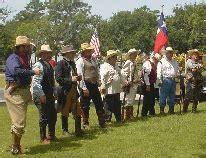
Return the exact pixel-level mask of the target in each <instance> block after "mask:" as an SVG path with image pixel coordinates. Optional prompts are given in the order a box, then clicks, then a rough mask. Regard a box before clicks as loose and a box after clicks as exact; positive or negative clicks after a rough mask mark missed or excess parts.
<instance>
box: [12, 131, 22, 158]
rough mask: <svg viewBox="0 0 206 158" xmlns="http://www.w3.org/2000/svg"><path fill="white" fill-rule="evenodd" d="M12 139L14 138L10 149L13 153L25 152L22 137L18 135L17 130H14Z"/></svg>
mask: <svg viewBox="0 0 206 158" xmlns="http://www.w3.org/2000/svg"><path fill="white" fill-rule="evenodd" d="M12 139H13V144H12V145H11V149H10V151H11V153H12V154H13V155H19V154H23V152H22V149H21V145H20V141H21V137H19V136H17V134H16V133H15V132H12Z"/></svg>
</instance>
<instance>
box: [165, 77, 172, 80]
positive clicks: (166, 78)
mask: <svg viewBox="0 0 206 158" xmlns="http://www.w3.org/2000/svg"><path fill="white" fill-rule="evenodd" d="M163 79H164V80H175V77H164V78H163Z"/></svg>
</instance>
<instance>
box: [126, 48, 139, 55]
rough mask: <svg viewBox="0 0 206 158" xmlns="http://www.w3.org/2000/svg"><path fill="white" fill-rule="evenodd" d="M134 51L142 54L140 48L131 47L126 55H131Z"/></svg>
mask: <svg viewBox="0 0 206 158" xmlns="http://www.w3.org/2000/svg"><path fill="white" fill-rule="evenodd" d="M132 53H138V54H140V51H139V50H136V49H135V48H132V49H130V50H129V51H128V52H127V53H126V56H130V55H131V54H132Z"/></svg>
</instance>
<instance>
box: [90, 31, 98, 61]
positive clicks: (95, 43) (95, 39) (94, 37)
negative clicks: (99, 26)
mask: <svg viewBox="0 0 206 158" xmlns="http://www.w3.org/2000/svg"><path fill="white" fill-rule="evenodd" d="M90 44H91V45H93V46H94V53H93V56H95V57H96V56H100V44H99V36H98V32H97V30H96V29H95V31H94V34H93V35H92V38H91V41H90Z"/></svg>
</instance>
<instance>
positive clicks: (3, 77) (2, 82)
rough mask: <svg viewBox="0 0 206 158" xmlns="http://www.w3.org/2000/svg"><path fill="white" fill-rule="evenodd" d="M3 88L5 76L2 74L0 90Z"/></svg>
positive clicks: (0, 75) (0, 76)
mask: <svg viewBox="0 0 206 158" xmlns="http://www.w3.org/2000/svg"><path fill="white" fill-rule="evenodd" d="M4 87H5V75H4V73H0V88H4Z"/></svg>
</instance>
